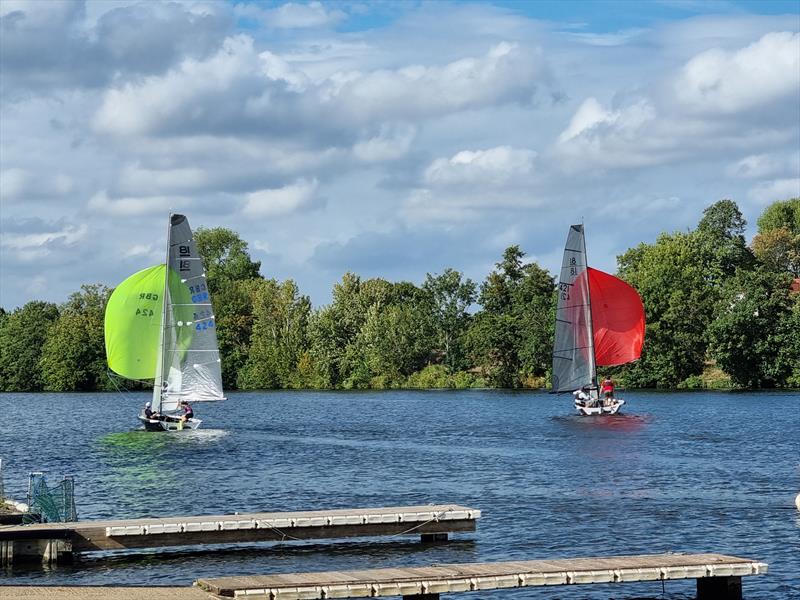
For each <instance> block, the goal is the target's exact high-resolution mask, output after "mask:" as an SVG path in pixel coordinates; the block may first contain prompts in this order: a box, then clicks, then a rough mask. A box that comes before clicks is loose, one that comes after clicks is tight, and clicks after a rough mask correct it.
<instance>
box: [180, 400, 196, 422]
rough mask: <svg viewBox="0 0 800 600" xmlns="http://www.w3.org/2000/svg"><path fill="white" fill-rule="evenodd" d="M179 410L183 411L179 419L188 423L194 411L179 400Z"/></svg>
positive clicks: (183, 401)
mask: <svg viewBox="0 0 800 600" xmlns="http://www.w3.org/2000/svg"><path fill="white" fill-rule="evenodd" d="M181 408H182V409H183V417H181V419H182V420H183V421H188V420H189V419H191V418H192V417H194V411H193V410H192V407H191V406H189V403H188V402H187V401H186V400H181Z"/></svg>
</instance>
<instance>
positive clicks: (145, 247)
mask: <svg viewBox="0 0 800 600" xmlns="http://www.w3.org/2000/svg"><path fill="white" fill-rule="evenodd" d="M160 254H161V252H159V250H157V249H156V248H155V247H153V245H152V244H135V245H133V246H131V247H130V248H128V249H127V250H126V251H125V252H124V253H123V256H124V257H125V258H138V257H140V256H142V257H149V258H154V257H158V256H160Z"/></svg>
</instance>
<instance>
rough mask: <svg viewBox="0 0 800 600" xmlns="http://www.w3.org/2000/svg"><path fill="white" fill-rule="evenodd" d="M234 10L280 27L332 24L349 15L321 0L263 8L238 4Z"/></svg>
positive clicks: (244, 15) (293, 27) (297, 27)
mask: <svg viewBox="0 0 800 600" xmlns="http://www.w3.org/2000/svg"><path fill="white" fill-rule="evenodd" d="M329 6H330V5H329ZM234 10H235V12H236V14H237V15H239V16H241V17H246V18H251V19H257V20H258V21H260V22H261V23H262V24H264V25H266V26H267V27H275V28H279V29H304V28H311V27H325V26H331V25H335V24H336V23H338V22H340V21H342V20H343V19H345V18H346V16H347V15H346V14H345V13H344V12H342V11H340V10H335V9H332V10H329V8H328V7H326V6H325V5H323V4H322V3H321V2H309V3H307V4H299V3H295V2H288V3H286V4H281V5H280V6H277V7H275V8H269V9H262V8H259V7H258V6H256V5H254V4H238V5H236V7H235V9H234Z"/></svg>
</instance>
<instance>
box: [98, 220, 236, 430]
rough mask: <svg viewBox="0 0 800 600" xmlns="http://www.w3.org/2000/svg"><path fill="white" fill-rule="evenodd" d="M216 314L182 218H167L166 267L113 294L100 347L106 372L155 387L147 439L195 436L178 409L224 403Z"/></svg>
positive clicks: (138, 277) (149, 270) (132, 280)
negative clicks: (187, 432) (186, 432)
mask: <svg viewBox="0 0 800 600" xmlns="http://www.w3.org/2000/svg"><path fill="white" fill-rule="evenodd" d="M215 324H216V323H215V318H214V309H213V307H212V306H211V296H210V295H209V292H208V284H207V282H206V273H205V269H204V268H203V261H202V259H201V258H200V254H199V253H198V251H197V246H196V245H195V243H194V240H193V238H192V230H191V228H190V227H189V221H188V220H187V219H186V217H185V216H183V215H177V214H173V215H170V217H169V227H168V231H167V255H166V261H165V264H161V265H155V266H153V267H149V268H147V269H144V270H142V271H139V272H138V273H134V274H133V275H131V276H130V277H128V278H127V279H126V280H125V281H123V282H122V283H121V284H120V285H119V286H118V287H117V288H116V289H115V290H114V293H113V294H111V297H110V298H109V300H108V305H107V306H106V315H105V341H106V356H107V359H108V366H109V368H110V369H111V370H112V371H114V372H115V373H117V374H119V375H121V376H122V377H125V378H127V379H134V380H142V379H147V380H150V379H152V380H153V400H152V411H153V413H155V414H156V415H158V416H157V417H152V418H148V417H147V416H146V415H145V413H144V412H142V413H141V414H139V420H140V421H141V422H142V423H143V424H144V426H145V429H147V430H149V431H165V430H166V431H180V430H182V429H184V428H187V429H197V427H199V426H200V423H201V421H200V419H195V418H194V417H191V418H188V419H187V418H185V417H184V411H182V410H179V408H180V406H181V405H182V402H183V401H186V402H189V403H194V402H211V401H215V400H224V399H225V397H224V395H223V391H222V370H221V364H220V356H219V348H218V346H217V334H216V327H215Z"/></svg>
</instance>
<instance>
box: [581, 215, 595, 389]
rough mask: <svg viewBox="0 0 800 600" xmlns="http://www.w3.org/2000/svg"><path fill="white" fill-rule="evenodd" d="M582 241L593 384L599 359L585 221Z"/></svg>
mask: <svg viewBox="0 0 800 600" xmlns="http://www.w3.org/2000/svg"><path fill="white" fill-rule="evenodd" d="M581 241H582V242H583V262H584V263H586V264H585V268H586V300H587V302H586V312H587V315H586V316H587V319H586V322H587V323H588V324H589V339H588V342H589V373H590V374H591V378H592V381H591V384H592V385H597V364H596V363H597V361H596V360H595V356H594V325H593V323H592V292H591V288H592V286H591V284H590V282H589V277H590V274H589V255H588V254H587V252H586V231H585V230H584V229H583V223H581Z"/></svg>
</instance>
